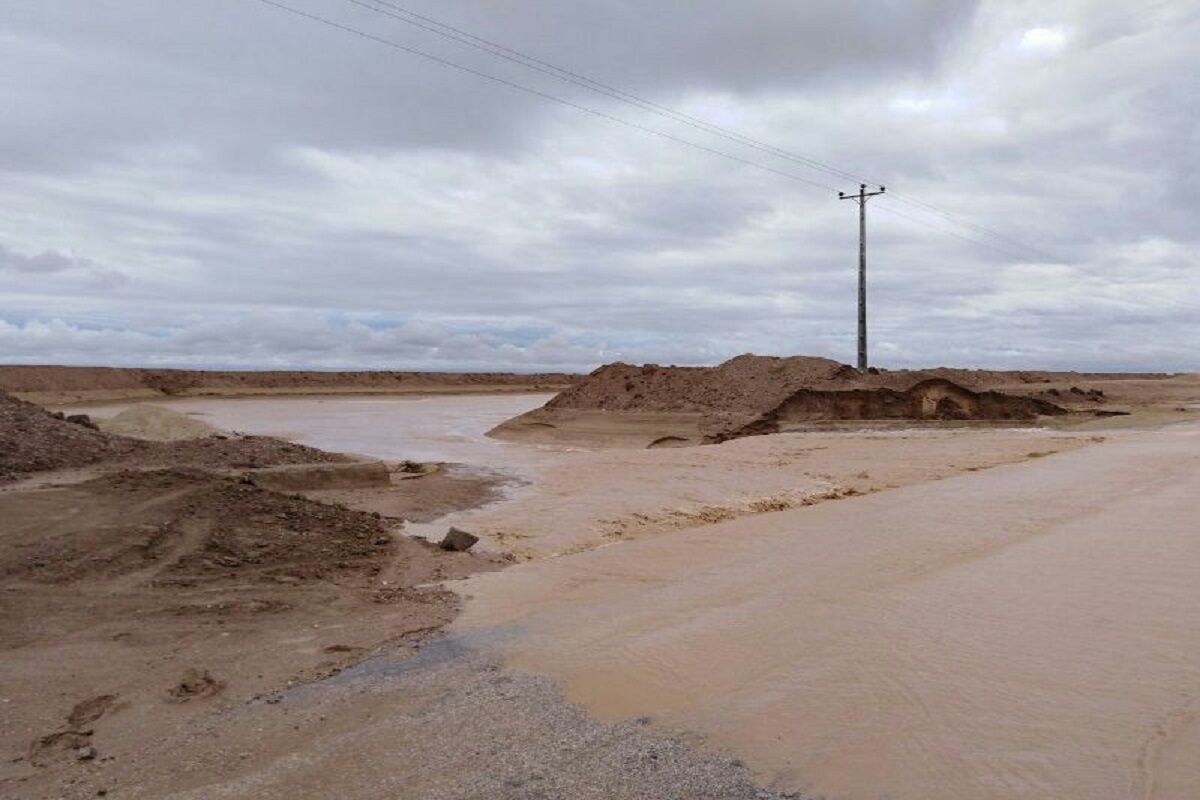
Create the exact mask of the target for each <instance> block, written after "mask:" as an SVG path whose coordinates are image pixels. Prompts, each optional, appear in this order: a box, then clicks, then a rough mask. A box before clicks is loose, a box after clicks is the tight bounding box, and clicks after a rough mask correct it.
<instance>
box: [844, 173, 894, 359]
mask: <svg viewBox="0 0 1200 800" xmlns="http://www.w3.org/2000/svg"><path fill="white" fill-rule="evenodd" d="M886 191H887V189H885V188H884V187H882V186H880V187H879V191H878V192H868V191H867V185H866V184H865V183H860V184H859V185H858V194H846V193H845V192H838V199H839V200H854V201H856V202H857V203H858V371H859V372H866V371H867V198H868V197H874V196H875V195H877V194H883V193H884V192H886Z"/></svg>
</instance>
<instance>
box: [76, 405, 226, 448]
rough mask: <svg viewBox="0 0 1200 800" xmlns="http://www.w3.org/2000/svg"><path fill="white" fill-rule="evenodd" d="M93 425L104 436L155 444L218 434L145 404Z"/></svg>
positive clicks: (204, 424)
mask: <svg viewBox="0 0 1200 800" xmlns="http://www.w3.org/2000/svg"><path fill="white" fill-rule="evenodd" d="M95 422H96V424H97V425H99V426H100V430H102V431H104V432H105V433H112V434H116V435H118V436H128V437H130V438H131V439H149V440H152V441H157V442H177V441H182V440H184V439H203V438H204V437H206V436H212V435H213V434H216V433H220V431H219V430H218V429H217V428H214V427H213V426H212V425H209V424H208V423H207V422H203V421H202V420H198V419H196V418H195V417H189V416H188V415H186V414H181V413H179V412H178V411H173V410H171V409H169V408H164V407H162V406H155V405H148V404H142V405H136V406H130V407H129V408H127V409H125V410H124V411H122V412H120V413H119V414H117V415H116V416H112V417H107V418H103V417H101V418H97V419H96V420H95Z"/></svg>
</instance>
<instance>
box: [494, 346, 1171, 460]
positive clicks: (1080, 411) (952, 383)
mask: <svg viewBox="0 0 1200 800" xmlns="http://www.w3.org/2000/svg"><path fill="white" fill-rule="evenodd" d="M1171 377H1172V376H1168V375H1159V374H1153V375H1134V374H1096V373H1075V372H1040V371H1007V372H1005V371H988V370H963V369H950V368H945V367H940V368H936V369H928V370H894V371H893V370H875V369H872V370H870V371H868V372H867V373H860V372H858V371H857V370H855V369H853V368H852V367H850V366H848V365H846V364H840V363H838V362H836V361H831V360H829V359H825V358H813V357H807V356H793V357H790V358H776V357H768V356H754V355H742V356H738V357H737V358H733V359H731V360H729V361H726V362H725V363H723V364H721V365H719V366H716V367H661V366H658V365H655V364H647V365H645V366H634V365H630V364H622V363H617V364H608V365H606V366H603V367H601V368H599V369H597V370H596V371H595V372H593V373H591V374H590V375H588V376H587V377H586V378H585V379H583V380H582V381H580V382H579V383H577V384H575V385H574V386H572V387H570V388H569V389H567V390H565V391H563V392H562V393H561V394H559V395H558V396H557V397H555V398H554V399H553V400H551V401H550V402H549V403H547V404H546V405H545V406H544V407H543V408H542V409H537V410H535V411H533V412H530V413H529V414H526V415H522V416H521V417H517V418H516V419H515V420H511V421H510V422H506V423H504V425H501V426H499V427H498V428H497V429H496V431H495V433H496V434H498V435H502V436H505V435H508V436H519V437H523V438H544V439H562V438H564V437H569V432H566V431H561V432H560V431H557V430H556V429H560V428H576V427H579V426H580V425H581V424H583V425H585V426H586V425H591V426H593V427H594V426H595V424H596V423H595V421H594V420H588V419H587V417H588V416H589V415H594V414H595V413H597V412H604V413H605V414H607V415H609V417H610V419H611V412H619V413H620V414H621V415H630V414H640V415H669V416H666V417H664V418H663V419H662V420H661V423H663V429H662V430H661V431H659V434H658V436H655V437H652V438H651V439H650V440H649V441H648V444H655V445H656V446H662V445H663V444H691V443H696V442H697V441H708V442H713V441H723V440H725V439H728V438H732V437H736V436H744V435H749V434H754V433H771V432H775V431H779V430H785V429H788V426H791V425H796V424H805V423H813V422H822V421H824V422H828V421H839V420H932V421H971V420H983V421H1014V420H1016V421H1026V422H1029V421H1034V420H1037V419H1038V418H1041V417H1059V416H1065V415H1068V414H1070V415H1072V416H1077V417H1087V418H1088V419H1091V418H1094V417H1097V416H1104V415H1106V414H1117V413H1123V411H1124V409H1122V408H1120V407H1115V406H1114V400H1116V401H1119V400H1121V399H1125V400H1128V399H1130V398H1128V397H1118V398H1114V397H1113V395H1112V393H1111V392H1107V393H1106V390H1105V389H1101V388H1098V387H1097V385H1103V386H1106V387H1110V388H1111V387H1112V386H1113V385H1114V384H1120V383H1126V384H1129V385H1132V384H1136V383H1138V382H1142V383H1145V382H1166V380H1167V379H1169V378H1171ZM581 416H582V418H581ZM692 426H694V427H695V431H694V432H693V433H691V434H689V433H688V432H687V431H688V428H689V427H692ZM656 443H657V444H656Z"/></svg>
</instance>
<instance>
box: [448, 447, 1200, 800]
mask: <svg viewBox="0 0 1200 800" xmlns="http://www.w3.org/2000/svg"><path fill="white" fill-rule="evenodd" d="M1197 497H1200V426H1197V425H1194V424H1192V425H1187V426H1175V427H1172V428H1167V429H1163V430H1159V431H1150V432H1129V433H1126V434H1122V435H1121V436H1118V437H1115V438H1114V439H1113V440H1110V441H1109V442H1106V443H1104V444H1100V445H1096V446H1093V447H1088V448H1083V449H1079V450H1075V451H1072V452H1067V453H1060V454H1057V455H1053V456H1049V457H1046V458H1041V459H1035V460H1032V461H1027V462H1025V463H1021V464H1013V465H1009V466H1002V467H997V468H994V469H991V470H988V471H983V472H976V473H971V474H963V475H960V476H957V477H953V478H949V479H946V480H941V481H934V482H932V483H924V484H920V485H913V486H908V487H903V488H898V489H894V490H891V491H887V492H881V493H878V494H874V495H869V496H864V497H854V498H848V499H845V500H842V501H840V502H837V503H826V504H821V505H818V506H814V507H811V508H803V509H797V510H793V511H783V512H779V513H775V514H766V515H758V516H752V517H744V518H739V519H735V520H731V521H729V522H724V523H720V524H717V525H711V526H706V527H702V528H697V529H695V530H691V531H685V532H679V533H676V534H674V535H671V536H667V537H652V538H646V539H642V540H639V541H634V542H629V543H626V544H624V545H622V546H620V547H612V548H604V549H600V550H594V551H591V552H587V553H583V554H579V555H575V556H572V557H569V558H558V559H547V560H541V561H533V562H530V563H527V564H523V565H520V566H518V567H514V568H512V569H509V570H507V571H505V572H503V573H497V574H491V575H484V576H479V577H477V578H474V579H472V580H470V581H468V582H467V584H466V585H465V587H463V589H462V591H463V592H464V593H465V594H467V595H469V596H471V597H472V600H471V602H470V603H469V604H468V606H467V611H466V613H465V615H464V616H463V617H462V618H460V621H459V622H458V623H456V628H457V630H458V631H459V632H461V633H465V634H469V633H471V632H476V633H478V632H486V633H488V634H494V633H495V632H496V630H494V629H497V628H499V629H501V630H503V631H504V633H505V634H506V635H505V636H499V637H495V638H496V639H498V640H499V641H501V642H503V644H502V645H500V647H502V652H503V653H504V654H505V655H506V657H507V658H508V660H509V662H510V663H511V664H514V665H515V666H517V667H519V668H522V669H526V670H531V671H535V672H540V673H545V674H548V675H550V676H552V677H555V678H560V679H562V680H564V681H565V685H566V687H567V690H568V693H569V696H570V697H571V698H572V699H575V700H580V701H582V702H584V703H585V704H586V705H587V706H588V707H589V709H590V710H592V711H593V712H595V713H598V714H599V715H601V716H603V717H607V718H620V717H640V716H650V717H652V718H653V719H654V720H655V722H656V723H657V724H663V725H667V726H678V727H683V728H687V729H691V730H694V731H697V732H699V733H701V734H703V735H705V736H706V737H707V738H708V739H709V740H710V742H712V743H713V744H716V745H719V746H723V747H728V748H730V749H731V750H732V751H733V752H734V753H735V754H736V755H739V756H740V757H742V758H744V759H745V760H746V761H747V762H748V764H749V765H750V766H751V768H752V769H754V770H755V771H756V773H757V774H758V776H759V777H760V778H762V779H764V780H765V781H767V782H768V783H769V784H772V785H774V786H776V787H783V788H789V789H798V790H804V791H805V792H808V793H813V794H827V795H830V796H836V797H847V798H876V797H880V796H887V797H890V798H896V799H897V800H905V799H906V798H913V799H914V800H915V799H916V798H921V799H922V800H929V798H964V797H970V798H1046V797H1056V798H1081V799H1082V798H1087V800H1099V799H1103V798H1114V799H1115V798H1162V799H1163V800H1176V799H1178V798H1184V797H1197V796H1200V766H1198V765H1200V760H1197V759H1196V758H1195V753H1196V751H1197V748H1198V747H1200V614H1198V613H1197V610H1198V609H1200V580H1197V578H1198V576H1200V528H1198V523H1197V520H1198V517H1200V514H1198V511H1200V509H1198V506H1197V500H1196V498H1197ZM468 638H475V637H473V636H468Z"/></svg>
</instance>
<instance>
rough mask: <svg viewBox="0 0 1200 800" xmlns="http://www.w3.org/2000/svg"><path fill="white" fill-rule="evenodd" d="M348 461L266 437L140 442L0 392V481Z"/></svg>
mask: <svg viewBox="0 0 1200 800" xmlns="http://www.w3.org/2000/svg"><path fill="white" fill-rule="evenodd" d="M169 413H170V414H172V415H174V412H169ZM176 416H180V415H176ZM184 420H185V421H186V422H192V421H193V420H189V419H187V418H186V417H185V418H184ZM199 424H201V425H202V424H203V423H199ZM167 427H170V425H168V426H167ZM348 460H351V459H349V458H348V457H347V456H343V455H341V454H339V453H327V452H325V451H324V450H317V449H316V448H313V447H306V446H304V445H300V444H295V443H293V442H286V441H283V440H281V439H273V438H271V437H269V436H238V437H228V436H223V435H220V434H218V435H213V436H209V437H208V438H204V439H181V440H179V441H171V442H151V441H140V440H138V439H132V438H129V437H126V436H118V435H115V434H111V433H105V432H103V431H98V430H95V429H93V428H90V427H88V426H86V425H83V424H79V423H76V422H70V421H68V418H66V417H64V416H63V415H62V414H54V413H51V412H49V411H47V410H45V409H44V408H42V407H41V406H37V405H34V404H33V403H28V402H25V401H23V400H18V399H16V398H14V397H11V396H9V395H7V394H4V393H3V392H0V481H6V480H13V479H14V478H18V477H21V476H24V475H28V474H31V473H35V472H43V471H45V470H52V469H63V468H68V467H83V466H89V465H93V464H109V465H113V466H138V467H146V466H189V467H199V468H208V469H250V468H255V467H267V466H274V465H278V464H318V463H325V462H340V461H348Z"/></svg>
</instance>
